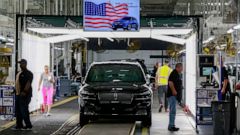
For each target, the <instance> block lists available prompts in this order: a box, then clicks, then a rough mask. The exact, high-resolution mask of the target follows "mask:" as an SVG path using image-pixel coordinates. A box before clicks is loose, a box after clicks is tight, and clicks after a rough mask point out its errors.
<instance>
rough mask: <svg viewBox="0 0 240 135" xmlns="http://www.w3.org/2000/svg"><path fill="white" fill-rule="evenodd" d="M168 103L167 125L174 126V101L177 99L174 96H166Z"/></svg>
mask: <svg viewBox="0 0 240 135" xmlns="http://www.w3.org/2000/svg"><path fill="white" fill-rule="evenodd" d="M168 103H169V125H168V127H169V128H171V127H175V118H176V103H177V99H176V97H175V96H171V97H168Z"/></svg>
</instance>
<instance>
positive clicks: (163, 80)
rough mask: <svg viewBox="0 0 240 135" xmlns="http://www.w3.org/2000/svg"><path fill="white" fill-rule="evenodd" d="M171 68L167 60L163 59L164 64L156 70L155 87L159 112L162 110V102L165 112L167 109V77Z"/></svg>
mask: <svg viewBox="0 0 240 135" xmlns="http://www.w3.org/2000/svg"><path fill="white" fill-rule="evenodd" d="M171 72H172V69H171V68H170V67H169V61H168V60H165V62H164V65H163V66H161V67H159V68H158V70H157V72H156V79H155V80H156V88H157V90H158V100H159V104H160V108H159V112H162V108H163V103H164V108H165V112H167V111H168V101H167V86H168V77H169V75H170V73H171Z"/></svg>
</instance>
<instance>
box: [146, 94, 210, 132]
mask: <svg viewBox="0 0 240 135" xmlns="http://www.w3.org/2000/svg"><path fill="white" fill-rule="evenodd" d="M153 102H154V105H153V115H152V116H153V118H152V119H153V123H152V127H151V128H150V129H149V134H150V135H197V133H196V129H195V120H194V119H193V118H192V117H191V116H189V115H187V114H186V113H185V112H183V110H182V108H181V107H180V106H177V115H176V122H175V124H176V126H177V127H179V128H180V130H179V131H178V132H174V133H173V132H169V131H168V130H167V128H168V122H169V113H166V112H162V113H159V112H158V109H159V104H158V97H157V94H156V91H154V101H153ZM212 134H213V132H212V126H201V127H199V134H198V135H212Z"/></svg>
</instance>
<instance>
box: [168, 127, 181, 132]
mask: <svg viewBox="0 0 240 135" xmlns="http://www.w3.org/2000/svg"><path fill="white" fill-rule="evenodd" d="M168 131H171V132H176V131H179V128H177V127H169V128H168Z"/></svg>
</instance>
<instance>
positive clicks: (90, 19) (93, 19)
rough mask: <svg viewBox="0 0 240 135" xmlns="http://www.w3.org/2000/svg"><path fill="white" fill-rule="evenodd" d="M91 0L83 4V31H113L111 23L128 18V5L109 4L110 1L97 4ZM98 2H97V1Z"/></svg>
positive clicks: (119, 3)
mask: <svg viewBox="0 0 240 135" xmlns="http://www.w3.org/2000/svg"><path fill="white" fill-rule="evenodd" d="M96 1H97V0H95V1H93V0H86V1H85V2H84V29H85V30H96V31H98V30H106V31H111V30H113V28H112V27H113V23H114V22H115V21H117V20H119V19H122V18H124V17H127V16H129V3H124V2H123V3H121V2H117V3H114V4H112V3H110V1H106V0H105V2H103V1H104V0H100V1H102V3H98V4H96ZM98 2H99V1H98Z"/></svg>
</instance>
